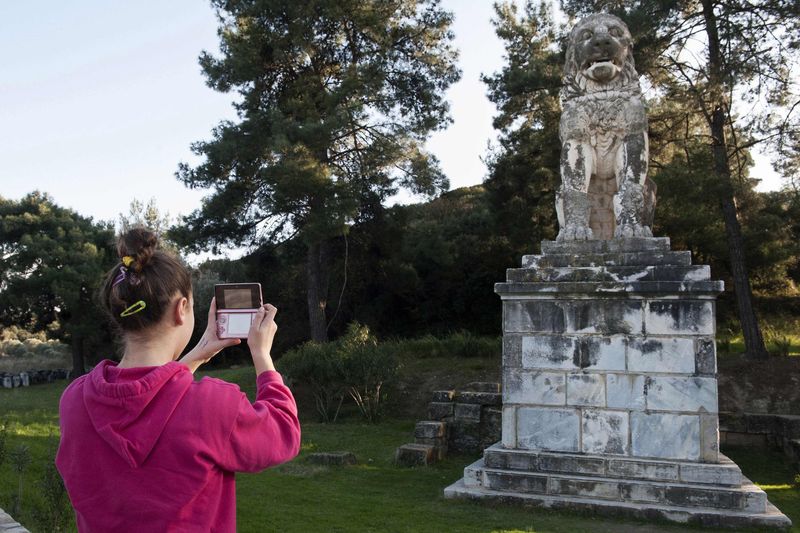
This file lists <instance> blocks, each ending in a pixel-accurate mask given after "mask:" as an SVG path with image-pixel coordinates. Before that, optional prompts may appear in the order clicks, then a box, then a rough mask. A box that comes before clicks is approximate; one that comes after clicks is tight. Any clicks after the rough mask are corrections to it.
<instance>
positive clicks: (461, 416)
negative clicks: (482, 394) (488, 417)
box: [453, 403, 481, 422]
mask: <svg viewBox="0 0 800 533" xmlns="http://www.w3.org/2000/svg"><path fill="white" fill-rule="evenodd" d="M453 414H454V416H455V419H456V421H460V420H464V421H467V422H480V420H481V406H480V405H479V404H474V403H456V404H455V405H454V407H453Z"/></svg>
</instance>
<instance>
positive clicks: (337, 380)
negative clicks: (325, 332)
mask: <svg viewBox="0 0 800 533" xmlns="http://www.w3.org/2000/svg"><path fill="white" fill-rule="evenodd" d="M278 369H279V370H280V371H281V374H283V375H284V376H286V378H287V379H288V380H289V382H290V383H305V384H307V385H308V386H309V387H310V388H311V392H312V394H313V395H314V403H315V407H316V410H317V413H318V414H319V416H320V419H321V420H322V421H323V422H336V419H337V418H338V416H339V409H341V406H342V401H343V399H344V390H343V384H342V379H341V373H340V370H339V365H338V364H337V362H336V346H335V345H334V344H333V343H326V344H320V343H316V342H307V343H305V344H303V345H301V346H300V347H298V348H295V349H294V350H291V351H290V352H288V353H286V354H285V355H284V356H283V357H281V359H280V360H279V361H278Z"/></svg>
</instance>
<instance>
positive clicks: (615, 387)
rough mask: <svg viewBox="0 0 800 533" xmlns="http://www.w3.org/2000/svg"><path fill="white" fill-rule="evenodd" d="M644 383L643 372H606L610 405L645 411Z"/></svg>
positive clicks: (616, 407)
mask: <svg viewBox="0 0 800 533" xmlns="http://www.w3.org/2000/svg"><path fill="white" fill-rule="evenodd" d="M644 384H645V377H644V376H643V375H641V374H606V389H607V392H606V395H607V396H606V398H607V401H608V407H611V408H615V409H633V410H635V411H644V409H645V396H644Z"/></svg>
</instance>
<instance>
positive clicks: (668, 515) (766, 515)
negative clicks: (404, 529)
mask: <svg viewBox="0 0 800 533" xmlns="http://www.w3.org/2000/svg"><path fill="white" fill-rule="evenodd" d="M465 480H466V477H465V478H464V479H460V480H458V481H457V482H456V483H454V484H452V485H450V486H449V487H447V488H446V489H445V490H444V496H445V498H466V499H476V500H480V501H483V502H491V503H495V504H497V503H500V504H503V503H505V504H516V505H525V506H530V507H541V508H547V509H561V510H571V511H583V512H587V511H589V512H592V513H593V514H599V515H609V516H625V517H629V518H635V519H639V520H653V519H663V520H670V521H673V522H679V523H683V524H693V525H703V526H711V527H735V528H742V527H773V528H781V529H788V528H790V527H791V526H792V521H791V520H789V518H788V517H787V516H785V515H784V514H783V513H781V512H780V511H779V510H778V509H777V508H776V507H775V506H774V505H772V504H770V503H769V502H767V505H766V510H765V511H764V512H750V511H733V510H728V509H714V508H709V507H679V506H674V505H663V504H658V503H647V504H642V503H638V502H628V501H619V500H618V501H613V500H604V499H600V498H592V497H585V496H569V495H564V494H555V495H552V494H533V493H526V492H513V491H499V490H493V489H488V488H486V487H483V486H467V485H466V484H465Z"/></svg>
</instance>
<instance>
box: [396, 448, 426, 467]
mask: <svg viewBox="0 0 800 533" xmlns="http://www.w3.org/2000/svg"><path fill="white" fill-rule="evenodd" d="M434 460H435V457H434V447H433V446H431V445H428V444H403V445H402V446H400V447H399V448H397V450H396V451H395V456H394V461H395V463H397V464H398V465H400V466H424V465H427V464H430V463H432V462H433V461H434Z"/></svg>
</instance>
